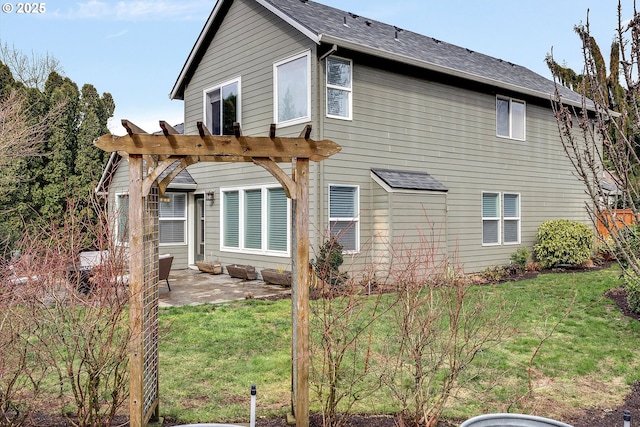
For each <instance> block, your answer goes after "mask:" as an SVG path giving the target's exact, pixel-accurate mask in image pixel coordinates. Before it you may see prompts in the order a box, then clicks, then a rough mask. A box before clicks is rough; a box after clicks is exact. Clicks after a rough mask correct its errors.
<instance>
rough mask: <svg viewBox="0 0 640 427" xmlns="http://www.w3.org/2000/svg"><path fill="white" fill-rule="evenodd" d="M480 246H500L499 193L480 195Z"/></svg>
mask: <svg viewBox="0 0 640 427" xmlns="http://www.w3.org/2000/svg"><path fill="white" fill-rule="evenodd" d="M482 244H483V245H499V244H500V194H499V193H482Z"/></svg>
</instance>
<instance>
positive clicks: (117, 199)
mask: <svg viewBox="0 0 640 427" xmlns="http://www.w3.org/2000/svg"><path fill="white" fill-rule="evenodd" d="M123 196H126V197H127V199H128V198H129V193H128V192H121V193H115V202H116V203H115V205H116V211H115V226H116V228H115V231H116V232H115V235H116V236H115V237H116V238H115V241H116V244H117V245H120V246H129V230H128V229H127V233H126V236H127V239H126V241H121V240H120V219H121V218H120V203H122V202H121V200H120V198H121V197H123ZM126 215H127V221H128V218H129V207H128V206H127V214H126Z"/></svg>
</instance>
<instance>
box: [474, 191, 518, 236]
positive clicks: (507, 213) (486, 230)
mask: <svg viewBox="0 0 640 427" xmlns="http://www.w3.org/2000/svg"><path fill="white" fill-rule="evenodd" d="M501 243H502V244H505V245H509V244H518V243H520V195H519V194H516V193H503V194H501V193H490V192H486V193H482V244H483V245H484V246H491V245H500V244H501Z"/></svg>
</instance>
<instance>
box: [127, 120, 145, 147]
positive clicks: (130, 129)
mask: <svg viewBox="0 0 640 427" xmlns="http://www.w3.org/2000/svg"><path fill="white" fill-rule="evenodd" d="M121 123H122V126H123V127H124V128H125V129H126V130H127V133H128V134H129V136H133V135H147V132H146V131H145V130H144V129H142V128H140V127H138V126H136V125H135V124H134V123H132V122H130V121H129V120H127V119H122V121H121ZM129 154H133V153H129Z"/></svg>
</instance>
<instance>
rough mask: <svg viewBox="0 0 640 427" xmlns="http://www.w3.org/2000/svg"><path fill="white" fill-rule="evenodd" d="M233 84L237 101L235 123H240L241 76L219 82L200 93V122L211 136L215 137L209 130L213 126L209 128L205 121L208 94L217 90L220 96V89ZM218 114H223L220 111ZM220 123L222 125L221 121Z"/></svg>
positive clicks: (208, 102)
mask: <svg viewBox="0 0 640 427" xmlns="http://www.w3.org/2000/svg"><path fill="white" fill-rule="evenodd" d="M234 83H237V84H238V99H237V100H236V121H237V122H238V123H242V77H241V76H238V77H236V78H233V79H231V80H227V81H224V82H221V83H219V84H216V85H214V86H211V87H209V88H206V89H204V90H203V91H202V122H203V123H204V124H205V125H206V126H207V128H208V129H209V131H210V132H211V134H212V135H215V134H214V133H213V129H211V127H213V126H211V124H210V123H209V121H208V120H207V111H208V106H209V104H210V101H209V94H211V93H212V92H215V91H216V90H219V91H220V94H221V96H222V88H223V87H225V86H229V85H232V84H234ZM220 114H221V115H222V114H223V112H222V109H220ZM220 123H221V124H222V119H221V121H220ZM220 132H221V133H222V125H221V126H220Z"/></svg>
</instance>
